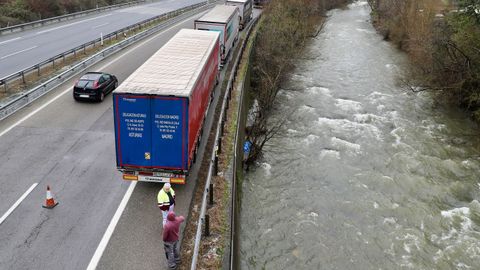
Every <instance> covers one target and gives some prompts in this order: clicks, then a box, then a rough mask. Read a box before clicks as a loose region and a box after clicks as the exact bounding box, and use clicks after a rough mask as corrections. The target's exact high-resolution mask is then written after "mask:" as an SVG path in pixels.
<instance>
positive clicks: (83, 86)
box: [77, 80, 94, 88]
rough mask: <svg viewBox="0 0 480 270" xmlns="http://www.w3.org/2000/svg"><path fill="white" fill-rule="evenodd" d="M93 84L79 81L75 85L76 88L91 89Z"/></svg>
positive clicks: (88, 81) (87, 81)
mask: <svg viewBox="0 0 480 270" xmlns="http://www.w3.org/2000/svg"><path fill="white" fill-rule="evenodd" d="M93 82H94V81H90V80H80V81H78V83H77V87H81V88H85V87H93Z"/></svg>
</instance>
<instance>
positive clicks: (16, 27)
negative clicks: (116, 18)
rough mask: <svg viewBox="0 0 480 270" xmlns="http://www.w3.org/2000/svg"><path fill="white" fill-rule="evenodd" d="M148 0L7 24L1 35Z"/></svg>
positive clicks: (143, 0) (0, 29) (1, 30)
mask: <svg viewBox="0 0 480 270" xmlns="http://www.w3.org/2000/svg"><path fill="white" fill-rule="evenodd" d="M145 1H146V0H138V1H132V2H127V3H122V4H117V5H110V6H105V7H100V8H94V9H88V10H84V11H79V12H75V13H70V14H65V15H61V16H56V17H51V18H47V19H43V20H37V21H33V22H28V23H22V24H16V25H12V26H7V27H3V28H0V36H1V35H4V34H9V33H14V32H18V31H23V30H26V29H31V28H35V27H40V26H44V25H48V24H51V23H54V22H61V21H66V20H69V19H75V18H77V17H83V16H86V15H88V14H90V13H95V12H103V11H107V10H111V9H117V8H121V7H126V6H133V5H137V4H140V3H144V2H145Z"/></svg>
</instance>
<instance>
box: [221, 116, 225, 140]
mask: <svg viewBox="0 0 480 270" xmlns="http://www.w3.org/2000/svg"><path fill="white" fill-rule="evenodd" d="M224 129H225V121H224V120H223V119H222V124H221V125H220V135H222V136H223V130H224Z"/></svg>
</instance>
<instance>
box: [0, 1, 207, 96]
mask: <svg viewBox="0 0 480 270" xmlns="http://www.w3.org/2000/svg"><path fill="white" fill-rule="evenodd" d="M205 3H206V2H201V3H197V4H194V5H191V6H188V7H185V8H182V9H178V10H174V11H171V12H168V13H165V14H162V15H158V16H155V17H153V18H150V19H146V20H143V21H141V22H138V23H135V24H132V25H130V26H127V27H124V28H122V29H120V30H117V31H114V32H112V33H110V34H107V35H105V36H103V37H100V38H97V39H95V40H92V41H89V42H86V43H84V44H82V45H80V46H77V47H75V48H73V49H70V50H68V51H65V52H63V53H60V54H57V55H55V56H53V57H51V58H49V59H47V60H45V61H43V62H40V63H38V64H35V65H33V66H30V67H27V68H25V69H23V70H21V71H18V72H15V73H13V74H10V75H8V76H5V77H3V78H1V79H0V86H2V85H3V88H4V91H5V92H7V91H8V83H9V82H12V81H17V80H20V79H21V80H22V82H23V83H25V82H26V80H25V76H26V75H28V74H31V73H33V72H35V71H36V72H37V74H38V76H40V73H41V69H42V67H45V66H46V65H50V64H51V65H52V66H53V68H54V67H55V61H56V60H59V59H63V61H65V59H66V57H68V56H69V55H74V56H76V55H77V52H79V51H83V52H85V51H86V49H87V48H90V47H92V48H94V47H95V46H96V45H97V44H99V45H101V44H102V42H106V41H109V40H111V39H113V38H115V39H118V37H119V36H122V35H123V34H124V33H127V32H129V31H132V30H135V29H141V28H142V27H143V26H145V25H147V24H150V23H153V22H154V21H158V20H167V19H170V18H172V17H175V16H178V15H179V14H181V13H183V12H185V11H187V10H189V9H193V8H197V7H200V6H203V5H205Z"/></svg>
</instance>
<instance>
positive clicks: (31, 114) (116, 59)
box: [0, 13, 202, 137]
mask: <svg viewBox="0 0 480 270" xmlns="http://www.w3.org/2000/svg"><path fill="white" fill-rule="evenodd" d="M200 14H202V13H200ZM192 17H193V16H192ZM189 20H191V17H189V18H187V19H185V20H183V21H181V22H179V23H177V24H174V25H172V26H170V27H169V28H167V29H165V30H163V31H161V32H159V33H157V34H155V35H153V36H152V37H150V38H148V39H146V40H144V41H142V42H140V43H138V44H136V45H133V47H131V49H130V50H127V51H125V52H124V53H123V54H121V55H119V56H118V57H116V58H115V59H114V60H112V61H110V62H108V63H106V64H105V65H103V66H102V67H100V68H98V69H97V70H102V69H104V68H106V67H108V66H109V65H111V64H113V63H115V62H117V61H118V60H120V59H121V58H122V57H123V56H124V55H126V54H129V53H131V52H133V51H134V50H135V49H136V48H138V47H140V46H142V45H143V44H145V43H147V42H150V41H151V40H152V39H155V38H157V37H158V35H160V34H163V33H165V32H167V31H170V30H171V29H173V28H174V27H177V26H179V25H180V24H183V23H185V22H187V21H189ZM70 91H72V90H71V87H70V86H69V87H68V89H66V90H65V91H63V92H61V93H60V94H58V96H56V97H54V98H52V99H51V100H49V101H47V103H45V104H43V105H42V106H40V107H39V108H37V109H36V110H34V111H33V112H31V113H29V114H27V115H26V116H24V117H23V118H22V119H20V120H18V121H17V122H16V123H14V124H13V125H11V126H10V127H8V128H7V129H5V130H4V131H3V132H0V137H2V136H3V135H5V133H7V132H9V131H10V130H12V129H13V128H14V127H16V126H18V125H20V124H21V123H23V122H24V121H25V120H27V119H28V118H30V117H32V116H33V115H35V114H36V113H38V112H39V111H41V110H43V109H44V108H45V107H47V106H48V105H50V104H51V103H52V102H54V101H55V100H57V99H59V98H60V97H61V96H63V95H65V94H66V93H68V92H70Z"/></svg>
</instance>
